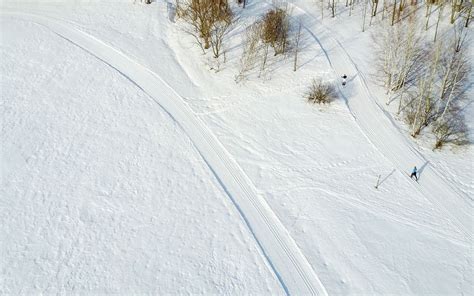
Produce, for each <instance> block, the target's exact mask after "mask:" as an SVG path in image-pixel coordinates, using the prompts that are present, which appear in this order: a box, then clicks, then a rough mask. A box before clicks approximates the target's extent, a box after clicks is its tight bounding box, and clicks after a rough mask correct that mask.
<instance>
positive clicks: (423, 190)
mask: <svg viewBox="0 0 474 296" xmlns="http://www.w3.org/2000/svg"><path fill="white" fill-rule="evenodd" d="M2 3H3V6H2V10H1V12H2V13H1V15H0V21H1V23H0V24H1V40H0V50H1V62H0V63H1V64H0V65H1V72H0V73H1V98H2V101H1V105H0V112H1V116H2V128H1V134H0V136H1V143H2V151H1V156H2V158H1V173H2V174H1V176H2V183H1V184H2V185H1V188H0V196H1V199H0V202H1V203H0V211H1V212H0V220H1V221H0V222H1V225H2V226H1V227H0V242H1V247H0V268H1V269H0V293H2V294H31V293H41V292H43V293H46V294H56V293H120V294H128V293H147V294H148V293H150V294H165V293H172V294H188V293H193V294H210V293H214V294H265V295H270V294H271V295H274V294H285V293H288V294H295V295H300V294H326V293H328V294H357V293H363V294H388V293H390V294H428V293H435V294H462V293H463V294H472V293H473V282H472V278H473V266H472V230H473V228H472V214H473V213H472V200H473V192H474V184H473V168H472V165H473V158H472V157H473V154H472V147H471V146H469V147H467V148H466V149H464V150H461V151H455V152H452V153H451V152H443V153H432V152H430V151H429V150H428V149H425V148H423V146H422V145H421V146H419V145H418V144H417V143H413V142H411V140H410V139H409V138H408V137H406V136H404V134H402V133H401V132H400V129H401V128H400V127H398V124H397V122H395V121H392V120H391V117H390V116H389V115H387V113H386V112H384V110H383V108H384V107H383V106H382V105H383V104H380V102H377V99H376V98H375V97H377V96H378V95H379V93H378V92H377V89H376V87H375V86H373V85H371V82H370V80H369V79H367V78H366V77H369V75H368V74H369V70H368V68H370V65H369V66H368V65H367V64H365V63H364V62H363V53H364V51H361V50H359V51H357V50H348V49H350V48H357V46H358V45H359V46H360V45H364V44H365V43H366V42H367V39H364V38H362V37H361V38H359V40H358V41H354V39H351V40H348V36H346V35H345V33H339V32H344V27H343V26H341V25H339V26H338V25H337V20H336V21H326V20H324V21H323V24H324V22H325V21H326V25H325V26H324V25H323V24H321V20H320V19H318V15H317V13H316V12H315V11H313V8H314V7H312V6H311V4H310V3H308V2H307V1H294V3H293V5H294V8H293V11H294V16H295V17H298V18H300V19H301V20H302V22H303V25H304V30H303V50H302V52H301V55H300V66H299V69H298V71H296V72H293V71H292V69H291V68H292V61H291V60H290V59H288V60H274V62H273V63H270V66H269V70H267V72H265V73H264V75H263V76H262V77H260V78H257V77H256V76H257V75H256V73H254V74H252V75H251V77H250V79H249V81H247V82H245V83H240V84H236V83H235V81H234V77H235V75H236V73H237V68H238V63H239V53H240V51H239V50H240V49H239V46H238V45H239V44H240V38H241V33H242V29H243V24H249V23H250V21H251V20H253V19H255V18H256V17H258V16H259V15H261V14H262V13H263V12H264V11H265V9H266V8H268V7H271V5H270V4H269V3H266V2H263V1H262V2H256V3H252V4H251V5H250V6H249V7H248V8H247V9H246V10H245V12H244V13H243V16H242V20H241V21H242V25H241V26H238V27H237V28H236V29H235V30H234V31H233V32H232V36H235V37H234V38H232V44H231V45H230V46H229V48H230V50H229V53H228V56H227V62H226V63H225V64H224V65H223V69H221V70H220V71H219V72H217V73H214V71H212V70H209V66H208V64H209V63H210V61H211V63H212V58H211V57H208V56H202V55H200V53H199V50H198V49H197V48H196V46H195V45H194V44H193V41H192V38H190V37H189V36H186V35H185V34H184V33H183V32H182V30H181V29H180V26H181V25H182V24H180V23H179V21H178V22H177V23H174V22H171V21H170V20H169V12H168V11H167V5H166V3H163V2H156V3H153V4H152V5H148V6H147V5H141V4H138V3H137V4H136V5H133V4H131V3H120V4H119V3H114V4H104V3H95V4H84V3H79V2H77V1H73V3H67V4H44V3H42V4H38V5H23V4H18V3H12V2H9V1H3V2H2ZM328 28H331V29H328ZM346 51H347V52H348V53H349V54H348V53H347V52H346ZM354 61H355V62H354ZM360 65H363V66H360ZM277 69H278V71H277ZM359 69H362V70H359ZM341 72H344V73H346V74H348V75H349V84H348V87H346V88H345V89H342V90H341V91H342V94H343V99H341V100H339V101H336V102H334V103H333V104H332V105H331V106H330V107H314V106H311V105H308V104H307V103H306V102H305V101H304V100H303V99H302V94H303V93H304V91H305V89H306V87H307V86H308V84H309V82H310V81H311V79H312V78H314V77H323V78H324V79H325V80H330V81H337V77H339V74H340V73H341ZM351 77H352V79H351ZM377 103H378V104H377ZM413 164H416V165H418V166H419V167H421V168H422V169H421V170H420V171H421V178H420V182H419V184H416V183H414V182H413V181H411V180H410V179H409V178H408V177H407V173H408V172H409V170H410V166H412V165H413ZM461 172H462V174H461ZM378 175H381V178H382V184H381V185H380V187H379V188H378V190H376V189H375V188H374V185H375V182H376V180H377V176H378Z"/></svg>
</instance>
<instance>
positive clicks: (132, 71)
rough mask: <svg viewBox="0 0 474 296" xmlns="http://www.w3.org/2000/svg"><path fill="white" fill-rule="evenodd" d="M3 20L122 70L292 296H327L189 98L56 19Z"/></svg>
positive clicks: (29, 16) (30, 16) (28, 15)
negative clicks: (186, 147) (198, 159)
mask: <svg viewBox="0 0 474 296" xmlns="http://www.w3.org/2000/svg"><path fill="white" fill-rule="evenodd" d="M1 15H9V16H16V17H20V18H21V17H23V18H26V19H28V20H30V21H33V22H37V23H38V24H40V25H43V26H46V27H47V28H48V29H50V30H51V31H53V32H54V33H56V34H57V35H58V36H60V37H62V38H64V39H66V40H68V41H69V42H71V43H73V44H74V45H76V46H78V47H80V48H82V49H83V50H85V51H87V52H88V53H90V54H91V55H93V56H95V57H96V58H98V59H99V60H101V61H103V62H104V63H106V64H107V65H109V66H110V67H112V68H114V69H115V70H117V71H118V72H119V73H121V74H122V75H123V76H125V77H126V78H127V79H128V80H130V81H131V82H132V83H134V84H135V85H136V86H137V87H139V88H140V89H142V90H143V91H144V92H145V93H146V94H148V95H149V96H150V97H151V98H152V99H153V100H154V101H155V102H156V103H157V104H158V105H160V106H161V107H162V108H163V109H164V110H165V111H166V112H168V114H169V115H170V116H171V117H172V118H173V119H174V120H175V121H176V122H177V123H178V124H179V125H180V126H181V128H182V129H183V130H184V131H185V132H186V134H187V135H188V136H189V137H190V139H191V140H192V142H193V144H194V145H195V147H196V148H197V150H198V151H199V153H200V154H201V156H202V158H203V159H204V161H205V162H206V164H207V165H208V166H209V168H210V169H211V170H212V172H213V174H214V175H215V177H216V178H217V180H218V181H219V183H220V184H221V185H222V187H223V188H224V190H225V191H226V192H227V194H228V195H229V197H230V198H231V200H232V201H233V203H234V205H235V206H236V208H237V209H238V211H239V212H240V214H241V216H242V217H243V219H244V221H245V222H246V224H247V226H248V228H249V229H250V231H251V232H252V234H253V236H254V237H255V240H256V241H257V244H258V245H259V246H260V248H261V250H262V252H263V254H264V256H265V257H266V259H267V261H268V263H269V265H270V266H271V268H272V269H273V271H274V272H275V274H276V277H277V278H278V280H279V281H280V283H281V285H282V287H283V289H284V290H285V292H286V293H287V294H294V295H327V291H326V289H325V287H324V286H323V285H322V283H321V281H320V280H319V278H318V276H317V275H316V273H315V272H314V270H313V269H312V267H311V265H310V264H309V262H308V261H307V259H306V258H305V257H304V255H303V253H302V252H301V250H300V249H299V247H298V246H297V244H296V242H295V241H294V240H293V238H292V237H291V236H290V234H289V232H288V230H287V229H286V228H285V227H284V226H283V224H282V223H281V221H280V220H279V219H278V217H277V216H276V214H275V213H274V212H273V211H272V209H271V208H270V206H269V205H268V204H267V202H266V201H265V199H264V198H263V197H262V196H260V195H259V194H258V193H257V190H256V188H255V186H254V185H253V183H252V182H251V180H250V179H249V178H248V176H247V175H246V174H245V173H244V171H243V170H242V169H241V168H240V166H239V165H238V164H237V162H236V161H235V159H234V158H233V157H232V156H231V155H230V154H229V153H228V151H227V150H226V149H225V148H224V146H223V145H222V144H221V143H220V142H219V140H218V139H217V138H216V137H215V135H214V134H213V133H212V132H211V131H210V130H209V128H208V127H207V126H206V125H205V124H204V123H203V122H202V121H201V120H200V119H199V118H198V117H197V116H196V115H195V114H194V113H193V111H192V110H191V109H190V108H189V106H188V105H186V103H185V102H184V100H183V98H182V97H181V96H180V95H179V94H178V93H177V92H176V91H175V90H174V89H172V88H171V87H170V86H169V85H168V84H167V83H166V82H165V81H164V80H163V79H162V78H161V77H160V76H158V75H157V74H156V73H154V72H152V71H151V70H149V69H147V68H146V67H144V66H142V65H141V64H139V63H137V62H136V61H134V60H132V59H131V58H129V57H127V56H126V55H124V54H123V53H121V52H120V51H118V50H117V49H115V48H113V47H111V46H109V45H107V44H106V43H104V42H102V41H101V40H99V39H97V38H95V37H93V36H91V35H89V34H87V33H85V32H83V31H80V30H78V29H76V28H73V27H71V26H70V25H69V26H67V25H65V24H64V23H63V22H60V21H56V20H54V19H52V18H50V17H45V16H40V15H36V14H31V13H24V12H18V11H10V12H6V11H3V12H2V13H1Z"/></svg>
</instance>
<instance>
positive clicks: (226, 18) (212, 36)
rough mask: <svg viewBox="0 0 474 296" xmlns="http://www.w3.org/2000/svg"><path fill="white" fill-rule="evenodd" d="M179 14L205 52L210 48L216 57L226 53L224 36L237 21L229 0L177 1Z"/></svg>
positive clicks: (187, 30) (187, 29)
mask: <svg viewBox="0 0 474 296" xmlns="http://www.w3.org/2000/svg"><path fill="white" fill-rule="evenodd" d="M177 15H178V17H180V18H182V19H183V20H184V21H185V22H186V23H187V25H188V26H187V28H186V29H185V30H186V32H187V33H189V34H190V35H191V36H193V37H194V39H195V40H196V43H197V44H198V45H199V47H200V48H201V50H202V51H203V53H206V51H207V50H208V49H209V48H210V49H211V50H212V53H213V56H214V57H215V58H216V59H217V58H219V57H220V56H221V55H222V54H225V51H224V38H225V37H226V35H227V33H228V32H229V31H230V29H231V26H232V25H233V24H234V23H235V21H236V20H235V16H234V13H233V12H232V10H231V9H230V6H229V3H228V2H227V0H181V1H177Z"/></svg>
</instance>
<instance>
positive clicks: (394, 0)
mask: <svg viewBox="0 0 474 296" xmlns="http://www.w3.org/2000/svg"><path fill="white" fill-rule="evenodd" d="M396 13H397V0H393V11H392V26H393V25H394V24H395V14H396Z"/></svg>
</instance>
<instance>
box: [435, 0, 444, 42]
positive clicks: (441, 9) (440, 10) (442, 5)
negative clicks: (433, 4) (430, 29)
mask: <svg viewBox="0 0 474 296" xmlns="http://www.w3.org/2000/svg"><path fill="white" fill-rule="evenodd" d="M443 8H444V2H441V3H440V4H439V8H438V9H439V10H438V20H437V21H436V29H435V35H434V40H433V41H434V42H436V37H437V36H438V27H439V21H440V20H441V15H442V14H443Z"/></svg>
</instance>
